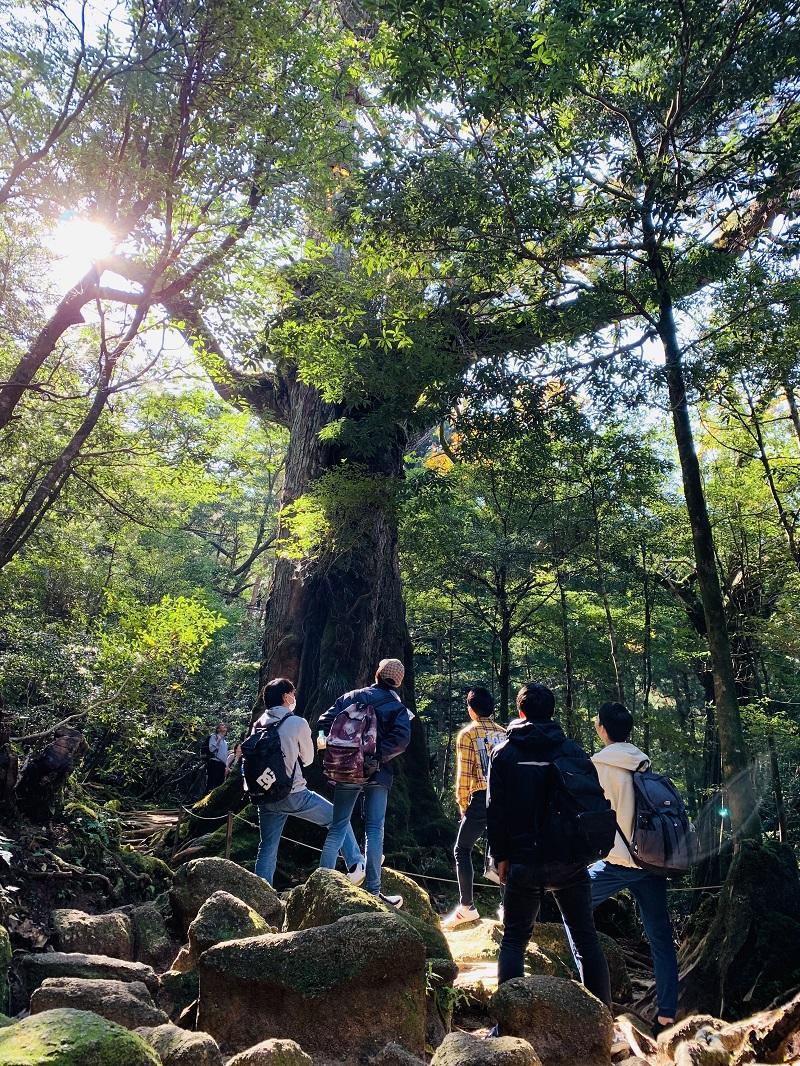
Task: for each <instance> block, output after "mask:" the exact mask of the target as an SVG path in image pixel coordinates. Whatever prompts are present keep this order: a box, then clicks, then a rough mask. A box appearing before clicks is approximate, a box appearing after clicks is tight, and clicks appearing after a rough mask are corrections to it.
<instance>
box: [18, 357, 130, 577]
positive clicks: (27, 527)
mask: <svg viewBox="0 0 800 1066" xmlns="http://www.w3.org/2000/svg"><path fill="white" fill-rule="evenodd" d="M115 363H116V360H115V359H114V358H113V357H110V356H109V357H107V358H106V359H105V361H104V363H103V368H102V371H101V376H100V381H99V382H98V385H97V391H96V392H95V397H94V400H93V401H92V404H91V407H90V408H89V410H88V411H87V412H86V415H85V416H84V419H83V421H82V422H81V424H80V425H79V426H78V428H77V429H76V430H75V432H74V433H73V435H72V437H71V438H70V440H69V441H68V443H67V444H66V446H65V447H64V449H63V450H62V451H61V453H60V454H59V455H58V457H57V458H56V459H55V460H54V462H53V463H52V465H51V466H50V469H49V470H48V471H47V473H46V474H45V475H44V477H43V478H42V479H41V481H40V482H39V484H38V485H37V487H36V490H35V491H34V492H33V494H32V495H31V497H30V499H29V500H28V501H27V503H26V504H25V505H24V506H23V507H21V509H20V510H19V512H18V513H17V514H16V515H14V516H13V517H12V518H11V519H10V520H9V521H7V522H5V523H4V525H3V526H1V527H0V570H2V568H3V567H4V566H6V564H7V563H9V562H10V561H11V560H12V559H13V558H14V556H15V555H16V554H17V552H18V551H19V550H20V548H22V546H23V545H24V544H25V542H26V541H27V540H28V538H29V537H30V536H31V535H32V534H33V533H34V531H35V530H36V528H37V527H38V525H39V523H40V522H41V521H42V519H43V518H44V516H45V515H46V514H47V512H48V510H49V509H50V508H51V507H52V505H53V504H54V503H55V501H56V499H57V498H58V496H59V493H60V492H61V490H62V488H63V487H64V484H65V482H66V480H67V478H68V477H69V475H70V473H71V471H72V465H73V463H74V462H75V460H76V459H77V457H78V456H79V454H80V452H81V449H82V448H83V446H84V444H85V443H86V441H87V440H88V438H89V436H90V435H91V433H92V432H93V431H94V428H95V426H96V425H97V423H98V421H99V419H100V416H101V414H102V413H103V411H104V410H105V406H106V404H107V403H108V397H109V395H110V394H111V390H110V382H111V376H112V374H113V372H114V366H115Z"/></svg>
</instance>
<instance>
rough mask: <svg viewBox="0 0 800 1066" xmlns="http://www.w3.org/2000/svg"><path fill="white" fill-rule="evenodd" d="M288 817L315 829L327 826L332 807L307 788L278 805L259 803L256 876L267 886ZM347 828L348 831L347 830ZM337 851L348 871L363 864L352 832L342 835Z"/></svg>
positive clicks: (273, 869)
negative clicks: (310, 825) (266, 882)
mask: <svg viewBox="0 0 800 1066" xmlns="http://www.w3.org/2000/svg"><path fill="white" fill-rule="evenodd" d="M290 814H291V815H293V816H294V817H295V818H302V819H303V820H304V821H306V822H314V824H315V825H323V826H329V825H330V824H331V818H332V816H333V804H332V803H329V802H328V800H326V799H325V798H324V796H318V795H317V793H316V792H312V791H311V790H310V789H308V788H304V789H303V790H302V792H290V793H289V795H288V796H287V797H286V799H283V800H280V802H278V803H259V805H258V824H259V828H260V830H261V842H260V844H259V845H258V855H257V856H256V873H257V874H258V876H259V877H263V878H264V880H265V881H269V883H270V884H272V880H273V878H274V877H275V864H276V862H277V860H278V844H279V843H280V839H281V833H282V832H283V827H284V826H285V825H286V819H287V818H288V817H289V815H290ZM347 828H348V829H350V827H349V826H348V827H347ZM339 847H341V849H342V855H343V856H344V861H345V862H346V863H347V868H348V869H350V868H351V867H352V866H355V864H356V863H357V862H363V861H364V859H363V856H362V855H361V849H360V848H359V846H358V844H357V843H356V838H355V834H354V833H353V830H352V829H350V832H349V833H348V832H345V833H344V834H343V835H342V840H341V842H340V844H339ZM338 850H339V848H337V849H336V851H335V852H334V854H333V863H332V866H335V865H336V855H337V852H338Z"/></svg>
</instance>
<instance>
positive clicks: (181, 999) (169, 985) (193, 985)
mask: <svg viewBox="0 0 800 1066" xmlns="http://www.w3.org/2000/svg"><path fill="white" fill-rule="evenodd" d="M199 994H200V979H199V978H198V976H197V970H187V971H185V972H178V971H177V970H167V972H166V973H163V974H162V975H161V986H160V988H159V990H158V992H157V993H156V1003H157V1004H158V1006H159V1007H160V1008H161V1010H163V1011H164V1013H165V1014H166V1015H167V1016H168V1017H169V1019H170V1021H172V1022H175V1023H177V1022H178V1021H179V1020H180V1017H181V1015H182V1014H183V1012H184V1011H185V1010H186V1009H187V1007H190V1006H191V1005H192V1003H194V1002H195V1001H196V999H197V997H198V995H199Z"/></svg>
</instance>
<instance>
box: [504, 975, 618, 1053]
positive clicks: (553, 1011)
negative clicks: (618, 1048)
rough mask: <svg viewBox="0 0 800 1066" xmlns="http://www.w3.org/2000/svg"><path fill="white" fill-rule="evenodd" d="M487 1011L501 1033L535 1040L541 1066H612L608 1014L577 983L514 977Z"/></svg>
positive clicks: (611, 1034)
mask: <svg viewBox="0 0 800 1066" xmlns="http://www.w3.org/2000/svg"><path fill="white" fill-rule="evenodd" d="M489 1010H490V1012H491V1015H492V1017H493V1018H494V1019H495V1021H496V1022H497V1023H498V1024H499V1026H500V1031H501V1032H502V1033H505V1034H506V1035H508V1036H519V1037H522V1039H523V1040H528V1041H529V1042H530V1043H531V1044H533V1046H534V1048H535V1049H536V1053H537V1055H538V1056H539V1058H540V1059H541V1060H542V1062H543V1063H544V1066H574V1064H575V1063H580V1064H581V1066H610V1063H611V1039H612V1036H613V1034H614V1022H613V1019H612V1017H611V1014H610V1012H609V1011H608V1009H607V1007H606V1006H605V1004H603V1003H601V1002H600V1000H599V999H597V998H596V997H595V996H593V995H592V994H591V993H590V992H587V991H586V989H585V988H584V987H583V985H579V984H578V983H577V982H575V981H563V980H561V979H560V978H558V977H515V978H513V979H512V980H511V981H506V982H505V983H504V984H502V985H500V987H499V988H498V990H497V991H496V992H495V994H494V995H493V996H492V1000H491V1003H490V1004H489Z"/></svg>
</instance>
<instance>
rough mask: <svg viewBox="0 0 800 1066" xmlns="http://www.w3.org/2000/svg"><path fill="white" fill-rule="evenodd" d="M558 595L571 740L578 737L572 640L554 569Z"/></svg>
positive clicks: (563, 594)
mask: <svg viewBox="0 0 800 1066" xmlns="http://www.w3.org/2000/svg"><path fill="white" fill-rule="evenodd" d="M556 582H557V583H558V597H559V601H560V604H561V636H562V639H563V645H564V688H565V691H564V724H565V726H566V730H565V732H566V734H567V736H568V737H571V738H572V739H573V740H577V739H578V735H577V732H576V723H575V680H574V677H573V673H572V640H571V639H570V635H569V614H568V612H567V594H566V590H565V589H564V579H563V575H562V573H561V571H560V570H556Z"/></svg>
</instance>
